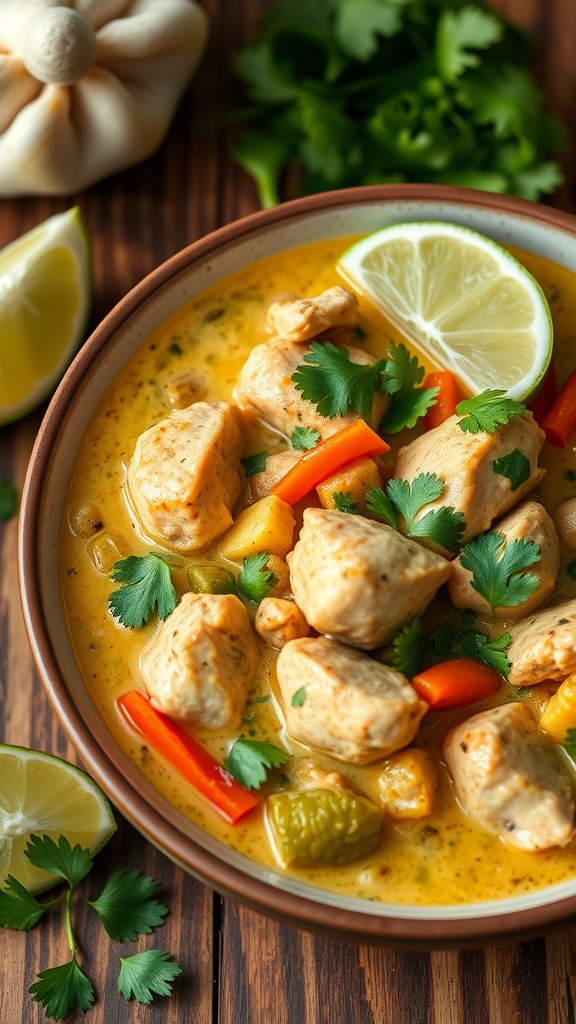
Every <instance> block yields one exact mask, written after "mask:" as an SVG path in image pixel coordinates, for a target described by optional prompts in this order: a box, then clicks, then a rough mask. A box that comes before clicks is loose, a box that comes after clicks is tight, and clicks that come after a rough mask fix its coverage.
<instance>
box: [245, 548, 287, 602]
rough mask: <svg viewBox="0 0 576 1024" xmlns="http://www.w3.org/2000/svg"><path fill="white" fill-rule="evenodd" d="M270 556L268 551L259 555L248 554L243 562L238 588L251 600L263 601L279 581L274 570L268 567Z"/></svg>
mask: <svg viewBox="0 0 576 1024" xmlns="http://www.w3.org/2000/svg"><path fill="white" fill-rule="evenodd" d="M269 558H270V555H269V553H268V552H267V551H260V552H259V553H258V554H257V555H248V557H247V558H245V559H244V561H243V563H242V569H241V571H240V575H239V577H238V589H239V591H240V593H241V594H243V596H244V597H247V598H248V600H249V601H255V602H260V601H263V600H264V598H265V597H268V594H269V593H270V591H271V590H272V588H273V587H274V586H275V584H276V583H278V579H277V577H276V576H275V575H274V573H273V572H272V570H271V569H267V568H266V565H267V562H268V559H269Z"/></svg>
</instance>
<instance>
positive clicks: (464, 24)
mask: <svg viewBox="0 0 576 1024" xmlns="http://www.w3.org/2000/svg"><path fill="white" fill-rule="evenodd" d="M502 33H503V25H502V22H501V21H499V20H498V19H497V18H496V17H494V15H493V14H489V12H488V11H483V10H482V9H481V8H480V7H478V6H472V5H469V6H468V7H463V8H462V9H461V10H459V11H451V10H444V11H443V12H442V14H441V15H440V19H439V21H438V27H437V29H436V60H437V64H438V70H439V72H440V74H441V75H442V78H443V79H444V81H446V82H451V83H453V82H455V81H456V80H457V78H458V77H459V76H460V75H461V74H462V73H463V72H464V71H466V69H467V68H476V67H478V65H479V64H480V57H479V56H478V55H477V54H475V53H471V52H470V51H471V50H483V49H486V47H489V46H492V45H493V44H494V43H497V42H498V41H499V40H500V39H501V37H502Z"/></svg>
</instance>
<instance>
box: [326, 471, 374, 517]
mask: <svg viewBox="0 0 576 1024" xmlns="http://www.w3.org/2000/svg"><path fill="white" fill-rule="evenodd" d="M381 486H382V481H381V479H380V473H379V471H378V466H377V465H376V463H375V462H374V461H373V459H368V458H366V457H362V458H361V459H354V461H353V462H349V463H348V465H347V466H343V467H342V469H339V470H338V472H337V473H333V474H332V476H328V477H326V479H325V480H323V481H322V483H321V484H318V487H317V488H316V493H317V494H318V497H319V499H320V504H321V505H322V508H329V509H336V510H338V507H339V502H338V499H335V497H334V496H335V495H336V494H341V495H343V496H344V501H345V502H352V503H353V506H354V507H355V508H356V509H357V510H358V512H367V511H368V510H367V508H366V492H367V491H368V490H370V488H371V487H381ZM340 511H341V512H345V511H347V509H346V508H344V507H341V508H340Z"/></svg>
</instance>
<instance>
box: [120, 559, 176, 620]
mask: <svg viewBox="0 0 576 1024" xmlns="http://www.w3.org/2000/svg"><path fill="white" fill-rule="evenodd" d="M110 576H111V579H113V580H114V582H115V583H124V584H125V586H123V587H119V588H118V590H115V591H114V592H113V593H112V594H111V595H110V597H109V598H108V607H109V608H110V611H111V612H112V614H113V615H115V616H116V618H118V619H119V620H120V622H121V623H122V625H123V626H127V627H128V629H139V628H140V627H141V626H144V625H145V624H146V623H147V622H148V621H149V620H150V618H151V616H152V613H153V611H154V609H155V608H156V610H157V612H158V617H159V618H160V619H165V618H167V617H168V615H170V613H171V612H173V611H174V609H175V607H176V591H175V590H174V585H173V583H172V579H171V576H170V566H169V565H168V563H167V562H165V561H164V559H163V558H161V557H160V555H155V554H154V553H153V552H150V554H148V555H142V556H141V555H129V556H128V558H123V559H121V560H120V561H119V562H116V564H115V565H114V569H113V571H112V572H111V573H110Z"/></svg>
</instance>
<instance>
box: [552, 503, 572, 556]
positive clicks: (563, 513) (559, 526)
mask: <svg viewBox="0 0 576 1024" xmlns="http://www.w3.org/2000/svg"><path fill="white" fill-rule="evenodd" d="M553 516H554V525H555V527H556V532H557V534H558V539H559V541H560V543H561V544H563V545H564V547H565V548H568V551H576V498H568V501H562V502H561V503H560V504H559V505H557V506H556V508H555V509H554V513H553Z"/></svg>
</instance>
